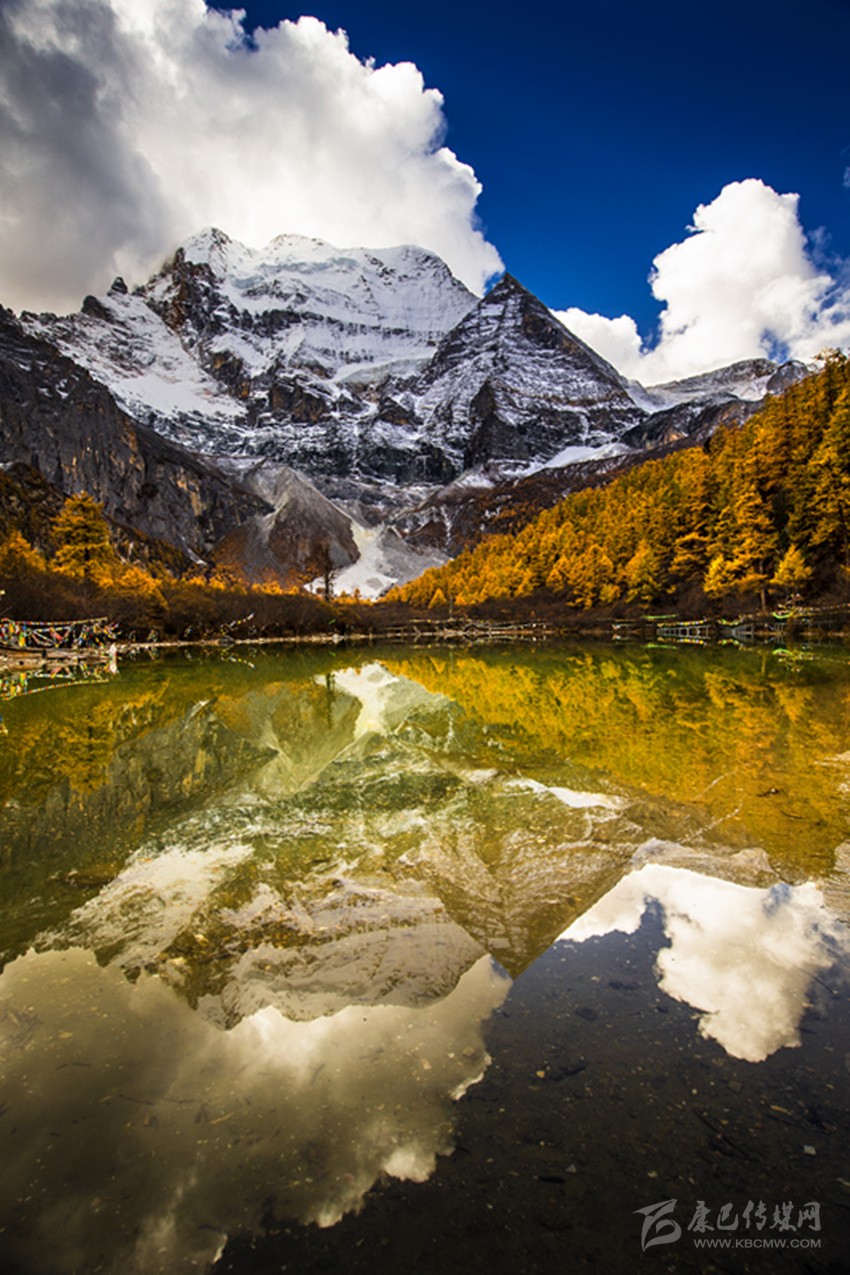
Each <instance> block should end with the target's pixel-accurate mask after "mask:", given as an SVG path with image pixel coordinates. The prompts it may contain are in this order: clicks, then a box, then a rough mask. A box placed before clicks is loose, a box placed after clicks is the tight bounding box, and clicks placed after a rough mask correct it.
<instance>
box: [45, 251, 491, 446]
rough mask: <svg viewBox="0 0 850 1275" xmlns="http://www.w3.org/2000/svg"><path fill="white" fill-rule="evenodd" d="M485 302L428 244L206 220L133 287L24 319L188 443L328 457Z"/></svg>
mask: <svg viewBox="0 0 850 1275" xmlns="http://www.w3.org/2000/svg"><path fill="white" fill-rule="evenodd" d="M475 300H476V299H475V297H474V296H473V295H472V294H471V293H470V292H468V291H467V289H466V288H465V287H464V286H463V284H462V283H459V282H458V280H457V279H455V278H454V276H453V275H452V274H451V272H450V271H449V269H448V267H447V266H446V265H445V264H444V263H443V262H442V261H441V260H440V259H439V257H436V256H434V254H433V253H430V252H426V251H425V250H424V249H421V248H413V247H400V248H389V249H375V250H373V251H368V252H367V251H366V250H364V249H362V248H356V249H350V250H346V251H341V250H340V249H337V248H334V247H332V246H331V245H330V244H326V243H324V242H322V241H321V240H318V239H307V238H305V237H303V236H300V235H281V236H279V237H278V238H277V239H274V240H272V242H271V243H270V244H269V245H268V246H267V247H266V248H265V249H263V250H255V249H251V248H246V247H245V246H244V245H243V244H240V243H237V242H236V241H235V240H233V239H230V238H229V237H228V236H227V235H225V234H223V233H222V232H221V231H220V230H205V231H203V232H202V233H201V234H199V235H195V236H193V237H192V238H191V239H189V240H187V241H186V243H184V244H183V245H182V246H181V247H180V248H178V249H177V251H176V253H175V254H174V256H173V258H171V259H170V260H169V261H168V262H167V263H166V264H165V266H164V267H163V268H162V270H161V271H160V272H159V274H157V275H155V276H154V278H152V279H151V280H150V281H149V282H148V283H147V284H145V285H144V286H143V287H141V288H137V289H136V290H135V291H134V292H133V293H132V294H130V293H129V292H128V291H127V288H126V286H125V284H124V283H123V280H120V279H118V280H116V281H115V283H114V284H113V285H112V288H111V289H110V291H109V293H108V294H107V295H106V296H104V297H87V298H86V300H85V302H84V303H83V307H82V310H81V311H80V313H79V314H75V315H70V316H68V317H66V318H61V319H57V318H55V317H54V316H52V315H39V316H31V315H25V316H24V320H25V323H26V325H27V327H28V328H29V330H30V331H32V332H34V333H36V334H37V335H40V336H44V337H46V338H48V339H49V340H51V341H53V342H54V343H55V344H56V345H57V346H58V347H59V348H60V349H61V350H62V352H63V353H65V354H68V355H69V356H70V357H72V358H74V359H75V360H76V361H77V362H79V363H81V364H82V365H83V366H84V367H86V368H87V369H88V371H90V372H91V374H92V375H93V376H94V377H96V378H97V379H98V380H100V381H102V382H103V383H104V384H106V385H108V386H109V388H110V389H111V390H112V392H113V394H114V395H115V397H116V400H117V401H118V402H119V404H120V405H121V406H122V407H123V408H124V410H125V411H127V412H129V413H131V414H132V415H134V416H135V417H136V418H137V419H139V420H141V421H143V422H145V423H148V424H151V425H154V426H155V428H156V429H157V430H158V431H159V432H160V433H163V434H165V435H166V436H167V437H171V438H173V439H174V440H175V441H177V442H182V443H184V444H185V445H187V446H193V447H196V448H197V449H199V450H203V451H206V452H216V453H222V454H234V453H237V452H241V453H246V454H252V455H263V454H265V455H274V456H275V458H276V459H279V460H289V459H291V458H292V457H293V455H297V456H303V457H304V459H305V460H306V461H307V462H308V463H309V460H310V458H311V456H313V457H314V458H315V461H316V462H317V463H319V464H327V463H329V462H330V463H332V461H333V456H332V454H331V453H332V445H331V443H330V442H329V440H328V438H326V437H325V436H326V435H327V434H328V433H329V430H328V424H329V422H331V421H333V422H337V421H344V422H345V423H346V425H347V426H348V429H349V431H356V430H357V429H358V426H359V424H360V421H361V419H362V418H363V416H364V413H365V415H367V416H368V415H373V414H374V404H373V403H372V402H371V401H370V400H371V399H373V398H374V390H373V389H372V388H371V387H372V386H374V384H376V383H381V382H383V381H385V380H386V379H387V377H389V376H399V375H410V374H411V373H412V372H414V371H415V370H416V369H418V368H419V367H421V366H422V365H423V364H424V363H426V362H427V361H428V359H429V358H430V357H431V355H432V354H433V353H434V350H435V349H436V346H437V344H438V342H439V341H440V339H441V338H442V337H443V336H444V335H445V333H446V332H448V331H449V330H450V329H451V328H452V327H454V325H455V324H456V323H457V322H458V320H459V319H461V318H462V317H463V315H465V314H466V313H467V312H468V311H469V310H470V309H471V308H472V307H473V306H474V305H475ZM350 387H351V388H350Z"/></svg>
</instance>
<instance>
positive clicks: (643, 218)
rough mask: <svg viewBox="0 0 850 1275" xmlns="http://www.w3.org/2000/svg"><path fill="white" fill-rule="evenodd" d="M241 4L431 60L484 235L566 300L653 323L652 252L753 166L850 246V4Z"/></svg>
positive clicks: (364, 48) (273, 18) (512, 266)
mask: <svg viewBox="0 0 850 1275" xmlns="http://www.w3.org/2000/svg"><path fill="white" fill-rule="evenodd" d="M242 7H244V8H246V9H247V14H248V25H249V26H255V25H264V26H272V25H275V24H276V23H277V22H278V21H280V19H281V18H295V17H297V16H298V15H299V14H300V13H302V12H309V13H311V14H313V15H315V16H316V17H319V18H321V19H322V20H323V21H324V22H325V23H326V25H327V26H329V27H330V28H332V29H336V28H338V27H343V28H344V29H345V30H346V31H347V32H348V36H349V40H350V46H351V49H352V52H354V53H355V54H357V55H358V56H359V57H361V58H366V57H373V58H375V60H376V61H377V62H378V63H384V62H398V61H412V62H415V63H416V65H417V66H418V67H419V68H420V70H421V71H422V73H423V75H424V77H425V81H426V84H427V85H429V86H431V87H435V88H438V89H439V90H440V91H441V92H442V93H443V95H444V97H445V114H446V118H447V121H448V136H447V144H448V145H449V146H450V147H451V148H452V149H453V150H454V151H455V153H456V154H457V155H458V157H459V158H460V159H462V160H464V161H465V162H466V163H468V164H471V165H472V167H473V168H474V169H475V172H476V174H477V176H478V178H479V180H480V181H481V183H482V186H483V193H482V195H481V198H480V200H479V204H478V211H479V214H480V217H481V219H482V221H483V223H484V226H485V229H486V232H487V237H488V238H489V239H490V241H491V242H492V243H493V244H495V246H496V247H497V248H498V250H499V252H500V253H501V256H502V258H503V260H504V262H505V265H506V267H507V268H508V269H509V270H510V271H511V272H512V273H513V274H515V275H516V276H517V277H518V278H519V279H520V280H522V281H523V282H524V283H525V284H527V286H528V287H530V288H531V289H532V291H534V292H535V293H537V295H539V296H540V297H541V298H542V299H543V300H544V301H545V302H546V303H547V304H549V305H551V306H553V307H555V308H559V309H563V308H566V307H567V306H579V307H581V308H583V309H585V310H591V311H598V312H601V313H604V314H608V315H610V316H612V317H613V316H614V315H618V314H621V313H623V312H625V313H628V314H631V315H633V316H634V317H635V318H636V319H637V321H638V325H639V327H640V328H641V330H642V331H643V332H646V331H648V330H649V328H651V326H652V324H653V323H654V322H655V320H656V317H657V314H658V309H659V305H658V303H657V302H656V301H655V299H654V298H653V296H652V294H651V292H650V290H649V288H648V287H647V283H646V279H647V274H648V272H649V269H650V266H651V262H652V260H653V258H654V257H655V255H656V254H657V253H658V252H660V251H661V250H662V249H664V248H666V247H667V246H668V245H669V244H672V243H674V242H676V241H677V240H680V239H681V238H682V237H683V235H684V232H685V229H686V227H687V226H688V224H689V223H690V221H691V219H692V216H693V212H694V209H695V208H696V207H697V205H698V204H701V203H708V202H710V201H711V200H712V199H714V198H715V196H716V195H717V194H718V193H719V192H720V190H721V188H722V187H723V186H725V185H726V184H727V183H729V182H733V181H739V180H742V179H745V178H748V177H757V178H761V179H762V180H763V181H764V182H766V183H767V184H768V185H770V186H772V187H773V188H774V189H775V190H777V191H779V192H783V193H784V192H789V191H791V192H795V193H799V194H800V196H801V202H800V217H801V220H802V223H803V226H804V227H805V229H806V231H808V232H810V233H812V232H816V231H819V230H820V229H821V228H823V230H824V231H825V232H826V233H825V235H824V236H822V237H821V244H820V246H821V248H822V249H823V250H824V251H827V252H831V253H832V254H837V255H839V256H841V257H850V189H848V187H847V186H845V184H844V175H845V172H846V171H847V170H848V169H850V71H848V58H850V3H848V2H847V0H807V3H806V4H802V3H799V2H792V0H738V2H737V3H735V2H734V0H712V3H711V4H703V5H691V4H687V3H684V2H683V0H650V3H646V4H636V3H634V0H631V2H629V3H623V2H621V0H614V2H613V3H612V2H610V0H609V2H607V3H596V4H593V3H587V2H586V0H583V2H582V3H579V4H574V3H571V2H570V0H566V2H565V3H533V2H532V3H528V4H525V5H521V6H498V5H482V4H469V3H464V2H463V0H458V2H455V3H450V2H447V0H429V3H428V4H407V5H402V4H399V3H397V2H394V3H380V2H372V0H357V3H350V4H345V3H343V4H339V3H335V4H323V3H319V4H314V5H312V6H310V7H309V9H304V8H303V7H300V8H299V6H297V5H295V6H293V5H286V4H280V3H248V4H246V5H243V6H242Z"/></svg>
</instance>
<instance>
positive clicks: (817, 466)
mask: <svg viewBox="0 0 850 1275" xmlns="http://www.w3.org/2000/svg"><path fill="white" fill-rule="evenodd" d="M848 585H850V361H848V359H847V357H846V356H845V355H843V354H842V353H840V352H838V351H830V352H829V353H828V354H826V355H825V356H824V357H823V366H822V368H821V370H820V371H819V372H816V373H814V374H813V375H812V376H810V377H808V378H806V379H805V380H804V381H801V382H800V383H798V384H797V385H794V386H792V387H791V388H790V389H788V390H786V391H785V392H784V393H783V394H781V395H778V396H776V397H773V398H770V399H768V401H767V402H766V403H765V404H764V406H762V407H761V408H760V410H759V411H758V412H757V413H755V414H754V415H753V416H752V417H751V418H750V419H749V421H747V422H746V424H745V425H744V426H743V427H729V428H723V429H720V430H718V431H717V432H716V433H715V434H713V435H712V437H711V438H710V439H709V440H708V441H707V442H706V443H705V444H704V445H702V446H696V447H690V448H687V449H683V450H681V451H678V452H675V453H673V454H672V455H669V456H666V457H664V458H663V459H659V460H647V461H646V462H645V463H644V464H642V465H639V466H635V467H634V468H633V469H631V470H629V471H628V472H626V473H624V474H621V475H620V476H618V477H617V478H616V479H614V480H613V481H612V482H611V483H610V484H608V485H607V486H605V487H600V488H595V489H592V490H586V491H582V492H578V493H576V494H574V495H571V496H568V497H567V498H566V499H565V500H563V501H562V502H561V503H560V504H558V505H556V506H555V507H554V508H552V509H547V510H545V511H544V512H543V513H541V514H539V515H538V516H537V517H536V518H534V519H533V520H532V521H531V522H530V523H529V524H528V525H527V526H525V527H524V528H523V529H522V530H521V531H519V532H517V533H515V534H513V535H496V536H491V537H489V538H488V539H486V540H484V541H482V542H481V543H480V544H478V545H477V546H476V547H475V548H473V549H471V550H468V551H466V552H464V553H462V554H460V555H459V556H458V557H457V558H455V559H453V560H452V561H451V562H449V563H447V564H446V565H445V566H443V567H438V568H433V569H431V570H429V571H427V572H425V573H424V574H423V575H422V576H420V577H419V578H418V579H417V580H414V581H413V582H411V583H410V584H407V585H404V586H402V587H400V588H397V589H395V590H394V591H393V592H392V593H391V594H390V599H392V600H396V601H399V602H404V603H407V604H410V605H414V606H420V607H433V608H440V607H443V606H447V605H454V606H457V607H475V606H477V605H479V604H482V603H487V602H490V601H492V600H494V599H523V598H531V597H540V598H541V599H544V598H551V599H554V598H557V599H560V600H561V601H562V602H563V603H565V604H566V605H567V606H570V607H576V608H584V609H588V608H594V607H600V606H602V607H607V606H611V605H615V604H618V603H632V604H637V605H641V606H649V605H653V604H659V603H665V602H670V603H677V604H679V605H681V604H683V603H684V602H686V601H689V602H690V603H691V604H692V605H694V604H696V605H699V603H701V602H704V601H705V600H706V599H730V600H735V601H737V602H746V601H749V603H750V605H754V604H755V605H759V606H761V607H762V608H764V607H766V606H767V605H768V603H769V602H771V601H787V600H789V599H795V598H798V597H806V596H808V597H815V596H818V597H820V596H824V595H825V594H827V593H828V592H829V591H831V590H832V591H837V592H838V593H839V594H840V595H842V596H843V595H844V593H845V592H846V589H847V586H848Z"/></svg>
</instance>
